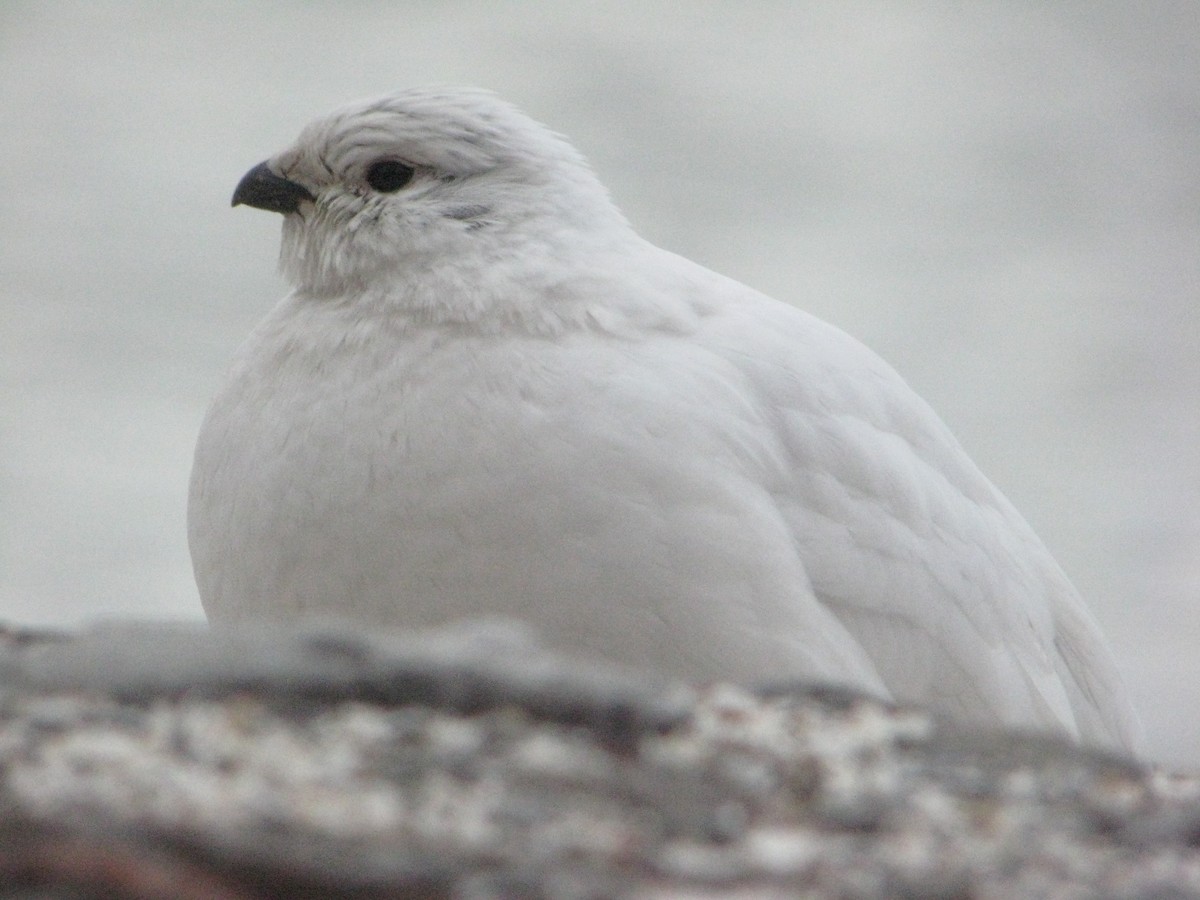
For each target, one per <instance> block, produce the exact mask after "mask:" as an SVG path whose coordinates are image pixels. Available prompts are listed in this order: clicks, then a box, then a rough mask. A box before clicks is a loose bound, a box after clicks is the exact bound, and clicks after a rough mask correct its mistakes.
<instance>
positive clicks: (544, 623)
mask: <svg viewBox="0 0 1200 900" xmlns="http://www.w3.org/2000/svg"><path fill="white" fill-rule="evenodd" d="M233 203H234V205H235V206H236V205H238V204H240V203H244V204H247V205H250V206H255V207H259V208H262V209H267V210H272V211H275V212H279V213H282V214H283V249H282V254H281V268H282V270H283V272H284V274H285V275H286V277H287V278H288V280H289V281H290V282H291V284H292V285H293V288H294V289H293V291H292V292H291V293H290V294H289V295H288V296H287V297H286V298H285V299H284V300H283V301H282V302H281V303H280V304H279V305H278V306H276V307H275V308H274V310H272V311H271V313H270V314H269V315H268V316H267V318H266V320H265V321H263V322H262V323H261V324H260V325H259V326H258V328H257V329H256V330H255V331H254V333H253V334H252V335H251V336H250V338H249V340H248V341H247V342H246V344H245V345H244V346H243V347H242V349H241V351H240V353H239V354H238V356H237V359H236V362H235V363H234V365H233V368H232V371H231V373H230V375H229V376H228V379H227V381H226V382H225V384H224V386H223V387H222V388H221V389H220V391H219V393H218V394H217V397H216V399H215V400H214V402H213V404H212V406H211V408H210V410H209V412H208V415H207V418H206V419H205V422H204V425H203V427H202V429H201V432H200V437H199V442H198V445H197V448H196V456H195V464H194V468H193V472H192V480H191V492H190V503H189V516H188V518H189V522H188V525H189V528H188V530H189V542H190V546H191V552H192V558H193V564H194V567H195V574H196V581H197V583H198V585H199V589H200V596H201V598H202V600H203V603H204V608H205V610H206V612H207V614H208V616H209V618H210V620H212V621H213V622H214V623H218V624H219V623H240V622H252V621H253V622H296V621H300V620H302V619H305V618H313V617H320V618H326V619H327V618H329V617H331V616H332V617H339V618H344V619H349V620H351V621H353V622H355V623H358V624H359V625H362V626H366V627H416V626H428V625H434V624H440V623H444V622H447V621H451V620H457V619H463V618H472V617H480V616H489V617H510V618H516V619H519V620H523V621H526V622H528V623H529V624H531V625H532V626H533V627H534V628H535V629H536V631H537V632H538V633H540V634H542V635H544V636H545V637H546V638H547V639H548V640H549V641H550V642H551V643H552V644H557V645H559V646H561V647H564V648H568V649H574V650H576V651H584V652H588V653H592V654H599V655H601V656H604V657H607V658H609V659H612V660H614V661H618V662H623V663H628V664H634V665H639V666H643V667H647V666H649V667H653V668H656V669H658V670H661V671H664V672H666V673H670V674H676V675H681V676H685V677H688V678H691V679H697V680H711V679H730V680H735V681H742V682H750V681H778V680H783V679H788V680H795V679H805V680H810V681H823V682H837V683H842V684H847V685H851V686H855V687H858V688H860V689H863V690H866V691H869V692H872V693H874V694H876V695H879V696H881V697H884V698H890V699H893V700H896V701H900V702H907V703H919V704H923V705H926V706H928V707H930V708H932V709H933V710H934V711H935V712H938V713H941V714H943V715H945V716H948V717H950V718H953V719H956V720H960V721H967V722H973V723H991V724H995V725H1009V726H1021V727H1033V728H1037V729H1046V730H1052V731H1057V732H1059V733H1063V734H1066V735H1069V736H1072V737H1074V738H1076V739H1078V740H1081V741H1083V742H1085V743H1090V744H1098V745H1107V746H1114V747H1121V748H1126V749H1135V748H1136V746H1137V741H1138V725H1137V722H1136V717H1135V715H1134V713H1133V711H1132V709H1131V707H1130V705H1129V702H1128V700H1127V699H1126V696H1125V693H1124V689H1123V687H1122V685H1121V683H1120V679H1119V677H1118V674H1117V671H1116V668H1115V666H1114V663H1113V660H1112V658H1111V655H1110V653H1109V650H1108V649H1107V647H1106V645H1105V642H1104V639H1103V637H1102V636H1101V634H1100V631H1099V629H1098V627H1097V625H1096V623H1095V621H1094V620H1093V618H1092V616H1091V615H1090V614H1089V612H1088V611H1087V609H1086V608H1085V606H1084V604H1083V603H1082V601H1081V600H1080V597H1079V595H1078V594H1077V593H1076V591H1075V589H1074V588H1073V587H1072V586H1071V584H1070V583H1069V581H1068V580H1067V578H1066V577H1065V576H1064V574H1063V572H1062V571H1061V570H1060V568H1059V567H1058V565H1057V564H1056V563H1055V561H1054V560H1053V559H1052V558H1051V556H1050V554H1049V552H1048V551H1047V550H1046V548H1045V547H1044V546H1043V545H1042V543H1041V542H1040V541H1039V540H1038V538H1037V537H1036V536H1035V535H1034V533H1033V532H1032V530H1031V529H1030V528H1029V526H1028V525H1027V524H1026V523H1025V521H1024V520H1023V519H1022V518H1021V516H1020V515H1019V514H1018V513H1017V512H1016V510H1015V509H1014V508H1013V507H1012V506H1011V505H1010V504H1009V503H1008V501H1006V500H1005V498H1004V497H1003V496H1001V495H1000V493H999V492H998V491H997V490H996V488H994V487H993V486H992V485H991V484H990V483H989V482H988V480H987V479H986V478H985V477H984V476H983V475H982V474H980V472H979V471H978V469H977V468H976V467H975V466H974V465H973V464H972V462H971V461H970V459H968V458H967V456H966V454H965V453H964V451H963V450H962V449H961V448H960V446H959V445H958V443H957V442H956V441H955V439H954V438H953V437H952V436H951V434H950V432H949V431H948V430H947V428H946V426H945V425H944V424H943V423H942V422H941V420H940V419H939V418H938V417H937V415H936V414H935V413H934V412H933V411H932V410H931V409H930V408H929V406H927V405H926V404H925V403H924V402H923V401H922V400H921V399H920V398H919V397H918V396H917V395H916V394H915V393H914V392H913V391H912V390H911V389H910V388H909V387H908V386H907V385H906V384H905V383H904V381H903V380H902V379H901V378H900V377H899V376H898V375H897V374H896V373H895V372H894V371H893V370H892V369H891V368H890V367H889V366H888V365H887V364H886V363H884V362H883V361H882V360H881V359H879V358H878V357H877V356H875V355H874V354H873V353H872V352H871V351H869V350H868V349H866V348H865V347H863V346H862V345H861V344H859V343H858V342H857V341H855V340H854V339H853V338H851V337H849V336H847V335H846V334H844V333H843V332H841V331H839V330H838V329H836V328H834V327H832V326H831V325H828V324H826V323H824V322H822V321H820V320H818V319H816V318H814V317H812V316H810V315H807V314H806V313H804V312H801V311H800V310H798V309H796V308H794V307H792V306H789V305H786V304H784V303H780V302H778V301H775V300H772V299H770V298H768V297H765V296H763V295H762V294H759V293H757V292H755V291H754V290H751V289H750V288H748V287H745V286H743V285H741V284H738V283H737V282H734V281H732V280H730V279H728V278H725V277H723V276H721V275H717V274H715V273H713V272H710V271H708V270H707V269H704V268H702V267H701V266H699V265H696V264H695V263H692V262H689V261H688V260H685V259H682V258H680V257H678V256H675V255H673V254H671V253H669V252H667V251H665V250H661V249H659V248H657V247H655V246H653V245H651V244H649V243H648V242H647V241H645V240H643V239H642V238H641V237H639V236H638V235H637V234H636V233H635V232H634V231H633V230H632V228H631V227H630V226H629V224H628V223H627V222H626V220H625V219H624V218H623V217H622V215H621V213H620V212H619V211H618V210H617V209H616V208H615V206H614V205H613V203H612V202H611V201H610V199H609V197H608V195H607V193H606V191H605V189H604V188H603V187H602V186H601V184H600V182H599V181H598V180H597V179H596V177H595V176H594V175H593V173H592V171H591V170H590V169H589V168H588V166H587V164H586V163H585V162H584V160H583V159H582V158H581V156H580V154H579V153H578V152H577V151H576V150H575V149H574V148H572V147H571V145H570V144H568V143H567V142H566V140H564V139H563V138H562V137H560V136H558V135H556V134H554V133H552V132H551V131H549V130H547V129H546V128H544V127H542V126H541V125H539V124H537V123H535V122H534V121H532V120H531V119H529V118H527V117H526V116H525V115H523V114H521V113H520V112H518V111H517V110H516V109H514V108H512V107H511V106H509V105H507V104H505V103H503V102H501V101H499V100H498V99H496V98H494V97H493V96H492V95H490V94H488V93H485V92H481V91H475V90H461V89H440V88H439V89H419V90H409V91H404V92H400V93H396V94H393V95H390V96H386V97H383V98H380V99H375V100H371V101H367V102H360V103H356V104H353V105H351V106H348V107H346V108H344V109H341V110H339V111H337V112H335V113H333V114H332V115H330V116H328V117H326V118H323V119H320V120H318V121H316V122H314V123H313V124H311V125H309V126H308V127H307V128H306V129H305V130H304V131H303V132H302V133H301V135H300V137H299V139H298V140H297V141H296V143H295V144H293V145H292V146H291V147H290V148H289V149H287V150H284V151H283V152H282V153H279V154H278V155H277V156H274V157H272V158H271V159H270V160H268V161H267V162H264V163H262V164H261V165H259V166H257V167H255V168H254V169H252V170H251V171H250V172H249V173H248V174H247V175H246V177H245V178H244V179H243V180H242V182H241V183H240V184H239V185H238V187H237V190H236V192H235V194H234V197H233Z"/></svg>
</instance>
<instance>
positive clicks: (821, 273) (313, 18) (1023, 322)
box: [0, 0, 1200, 769]
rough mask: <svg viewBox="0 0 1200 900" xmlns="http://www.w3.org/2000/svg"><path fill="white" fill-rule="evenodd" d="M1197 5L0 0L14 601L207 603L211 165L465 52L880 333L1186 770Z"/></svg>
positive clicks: (770, 284)
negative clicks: (197, 524)
mask: <svg viewBox="0 0 1200 900" xmlns="http://www.w3.org/2000/svg"><path fill="white" fill-rule="evenodd" d="M679 9H682V10H684V11H685V12H683V13H680V12H675V11H672V10H679ZM1198 39H1200V18H1198V12H1197V5H1196V3H1195V2H1191V0H1187V2H1177V3H1171V2H1165V0H1160V2H1155V0H1151V2H1144V3H1128V2H1120V0H1113V2H1097V0H1077V2H1033V0H1029V2H1024V0H1004V2H986V0H977V2H974V3H970V4H951V3H929V2H859V0H838V2H832V0H831V2H824V3H822V2H797V0H779V2H764V0H742V2H739V3H736V4H735V3H729V2H722V3H717V2H691V3H689V4H686V5H684V4H678V3H672V4H666V3H654V2H647V0H642V2H637V3H618V2H591V3H518V2H511V3H484V2H473V3H472V2H433V0H426V2H419V3H417V2H414V3H382V2H368V0H361V2H342V3H336V4H332V3H330V4H326V3H319V2H306V3H299V2H296V3H272V2H257V3H254V4H245V3H239V2H232V0H229V2H199V3H186V4H185V3H154V4H149V3H147V4H136V3H105V2H86V3H66V2H61V3H42V2H17V0H5V2H4V3H3V4H2V5H0V109H3V113H4V116H3V122H4V126H3V147H4V150H3V154H4V164H3V166H2V167H0V198H2V200H0V350H2V353H0V377H2V379H3V391H2V393H0V620H5V621H11V622H17V623H22V624H55V625H61V624H73V623H80V622H83V621H88V620H94V619H97V618H111V617H119V616H137V617H146V618H156V619H157V618H162V619H196V618H199V617H200V616H201V615H202V613H201V610H200V606H199V602H198V600H197V598H196V593H195V588H194V586H193V584H192V580H191V573H190V568H189V563H188V556H187V547H186V540H185V533H184V507H185V499H186V490H187V477H188V470H189V467H190V456H191V448H192V442H193V440H194V437H195V433H196V430H197V427H198V425H199V422H200V418H201V416H202V414H203V412H204V409H205V405H206V403H207V400H208V398H209V396H210V395H211V394H212V392H213V390H214V388H215V385H216V383H217V380H218V378H219V376H220V373H221V371H222V370H223V368H224V366H225V365H226V363H227V362H228V360H229V358H230V356H231V355H232V353H233V351H234V349H235V347H236V346H237V344H238V342H239V341H240V340H241V339H242V338H243V337H244V336H245V335H246V333H247V332H248V331H249V330H250V328H251V327H252V326H253V325H254V323H255V322H256V321H257V320H258V319H259V318H260V317H261V316H262V315H263V314H264V312H265V311H266V310H267V309H268V307H269V306H270V305H271V304H272V303H273V302H275V300H277V299H278V298H279V297H280V296H282V294H283V292H284V286H283V285H282V283H281V282H280V280H279V279H278V277H277V276H275V274H274V263H275V257H276V252H277V243H278V233H279V221H278V219H277V218H275V217H272V216H269V215H265V214H262V213H258V212H256V211H252V210H244V209H239V210H236V211H232V210H230V208H229V197H230V194H231V192H232V190H233V187H234V185H235V184H236V182H237V180H238V179H239V177H240V176H241V175H242V174H243V173H244V172H245V171H246V169H248V168H249V167H250V166H251V165H253V164H254V163H257V162H258V161H260V160H261V159H263V158H265V157H266V156H268V155H269V154H272V153H274V152H275V151H276V150H278V149H280V148H281V147H283V146H284V145H285V144H287V143H288V142H290V141H291V140H292V138H293V137H294V136H295V134H296V132H297V131H298V130H299V128H300V127H301V126H302V125H303V124H304V123H305V122H307V121H308V120H309V119H310V118H313V117H315V116H317V115H319V114H322V113H325V112H327V111H328V110H329V109H330V108H332V107H333V106H336V105H338V104H341V103H342V102H344V101H346V100H350V99H354V98H358V97H361V96H368V95H372V94H377V93H381V92H384V91H388V90H391V89H394V88H397V87H402V86H408V85H414V84H422V83H429V82H441V83H465V84H475V85H480V86H485V87H489V88H492V89H494V90H496V91H497V92H499V93H500V94H502V95H504V96H505V97H507V98H509V99H510V100H513V101H514V102H516V103H517V104H518V105H519V106H521V107H523V108H524V109H525V110H526V111H528V112H529V113H531V114H532V115H533V116H534V117H536V118H539V119H541V120H542V121H545V122H547V123H549V124H551V125H552V126H553V127H554V128H556V129H557V130H560V131H562V132H564V133H565V134H567V135H569V136H570V137H571V138H572V139H573V140H574V142H575V143H576V144H577V145H578V146H579V147H580V148H581V149H582V150H583V151H584V152H585V153H586V154H587V155H588V156H589V157H590V158H591V160H592V162H593V164H594V165H595V167H596V169H597V170H598V171H599V173H600V175H601V177H602V178H603V180H604V181H605V182H606V183H607V184H608V185H609V187H610V188H611V190H612V192H613V194H614V195H615V197H616V199H617V202H618V203H619V204H620V205H621V206H622V207H623V208H624V210H625V212H626V213H627V215H628V216H629V218H630V219H631V220H632V221H633V222H634V224H635V225H636V226H637V227H638V228H639V229H640V230H641V231H642V232H643V234H645V235H646V236H647V237H649V238H651V239H652V240H654V241H655V242H656V243H659V244H661V245H663V246H665V247H668V248H669V249H671V250H674V251H676V252H679V253H682V254H683V255H685V256H689V257H691V258H693V259H696V260H698V261H700V262H701V263H703V264H705V265H707V266H708V267H710V268H713V269H717V270H719V271H722V272H724V273H726V274H729V275H732V276H734V277H736V278H738V279H739V280H741V281H744V282H746V283H748V284H751V285H753V286H755V287H757V288H759V289H761V290H763V291H765V292H767V293H769V294H772V295H774V296H776V297H778V298H780V299H783V300H786V301H789V302H791V303H795V304H797V305H799V306H802V307H804V308H805V309H808V310H810V311H812V312H814V313H816V314H817V315H820V316H822V317H824V318H826V319H829V320H831V321H833V322H835V323H837V324H839V325H840V326H842V327H843V328H845V329H846V330H848V331H850V332H852V333H853V334H855V335H857V336H858V337H859V338H861V339H863V340H864V341H865V342H866V343H867V344H869V345H870V346H872V347H873V348H875V349H876V350H877V351H878V352H880V353H881V354H882V355H883V356H884V357H885V358H887V359H888V360H889V361H891V362H892V363H893V364H894V365H895V366H896V367H897V368H898V369H899V370H900V371H901V372H902V373H903V374H904V375H905V376H906V377H907V378H908V379H909V381H910V382H911V383H912V384H913V385H914V386H915V387H916V388H917V390H918V391H919V392H920V393H921V394H923V395H925V397H926V398H927V399H929V400H930V402H931V403H932V404H933V406H934V407H935V408H936V409H938V410H939V411H940V412H941V413H942V415H943V416H944V417H945V418H946V419H947V420H948V421H949V422H950V424H951V426H952V427H953V428H954V430H955V431H956V432H957V433H958V435H959V437H960V438H961V439H962V441H963V443H964V444H965V445H966V447H967V449H968V451H969V452H970V453H971V454H972V455H973V456H974V457H975V459H976V460H977V461H978V462H979V464H980V465H981V467H982V468H983V469H984V471H985V472H987V473H988V474H989V475H990V476H991V477H992V479H993V480H994V481H995V482H996V483H997V484H998V485H999V486H1000V487H1001V489H1002V490H1004V491H1005V492H1006V493H1007V494H1008V495H1009V497H1010V498H1011V499H1012V500H1013V501H1014V502H1015V503H1016V505H1017V506H1018V508H1020V509H1021V510H1022V511H1023V512H1024V513H1025V515H1026V516H1027V517H1028V518H1029V519H1030V521H1031V522H1032V523H1033V525H1034V527H1035V528H1036V529H1037V530H1038V531H1039V532H1040V534H1041V535H1042V536H1043V538H1044V539H1045V541H1046V543H1047V544H1048V545H1049V546H1050V548H1051V550H1052V551H1053V552H1054V553H1055V554H1056V555H1057V556H1058V558H1059V560H1060V562H1061V563H1062V564H1063V566H1064V567H1065V568H1066V569H1067V571H1068V572H1069V573H1070V574H1071V575H1072V577H1073V578H1074V579H1075V581H1076V583H1077V584H1078V585H1079V587H1080V589H1081V590H1082V591H1083V593H1084V595H1085V596H1086V597H1087V598H1088V599H1089V601H1090V603H1091V605H1092V607H1093V609H1094V610H1095V612H1096V615H1097V616H1098V617H1099V619H1100V620H1101V623H1102V624H1103V626H1104V628H1105V630H1106V631H1107V633H1108V635H1109V637H1110V639H1111V642H1112V644H1113V647H1114V650H1115V652H1116V655H1117V657H1118V660H1119V662H1120V665H1121V667H1122V669H1123V670H1124V673H1125V675H1126V677H1127V679H1128V681H1129V683H1130V685H1131V688H1132V690H1133V693H1134V698H1135V701H1136V702H1137V704H1138V705H1139V706H1140V708H1141V710H1142V713H1143V717H1144V720H1145V722H1146V725H1147V729H1148V731H1149V736H1150V743H1151V750H1152V755H1153V756H1154V758H1156V759H1158V760H1161V761H1163V762H1166V763H1168V764H1171V765H1175V766H1182V767H1187V768H1192V769H1196V768H1200V714H1198V712H1197V711H1198V709H1200V652H1197V651H1198V650H1200V615H1198V612H1200V610H1198V603H1197V601H1198V600H1200V449H1198V448H1200V412H1198V408H1197V400H1198V399H1200V356H1198V353H1197V345H1198V344H1200V302H1198V301H1200V296H1198V286H1200V51H1198V49H1197V42H1198Z"/></svg>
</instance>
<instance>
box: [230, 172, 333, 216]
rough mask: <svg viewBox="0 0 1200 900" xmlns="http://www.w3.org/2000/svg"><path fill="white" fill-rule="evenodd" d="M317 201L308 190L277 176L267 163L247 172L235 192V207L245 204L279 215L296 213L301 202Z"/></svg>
mask: <svg viewBox="0 0 1200 900" xmlns="http://www.w3.org/2000/svg"><path fill="white" fill-rule="evenodd" d="M315 199H316V198H315V197H314V196H313V195H312V193H310V192H309V190H308V188H306V187H304V186H303V185H299V184H296V182H294V181H288V180H287V179H286V178H281V177H280V176H278V175H276V174H275V173H274V172H272V171H271V170H270V169H269V168H267V164H266V163H265V162H264V163H259V164H258V165H257V166H255V167H254V168H253V169H251V170H250V171H249V172H247V173H246V175H245V177H243V178H242V180H241V181H239V182H238V186H237V189H236V190H235V191H234V192H233V205H234V206H238V205H239V204H242V203H245V204H246V205H247V206H253V207H255V208H256V209H265V210H267V211H268V212H277V213H294V212H295V211H296V210H297V209H298V208H299V206H300V201H301V200H308V201H309V202H312V201H313V200H315Z"/></svg>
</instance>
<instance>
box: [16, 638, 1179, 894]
mask: <svg viewBox="0 0 1200 900" xmlns="http://www.w3.org/2000/svg"><path fill="white" fill-rule="evenodd" d="M0 810H2V813H3V815H2V817H0V898H23V900H33V898H38V900H51V898H61V900H66V898H72V900H80V898H101V897H104V898H121V900H125V898H138V900H148V898H184V900H189V898H206V900H208V898H211V900H234V898H237V900H249V898H264V897H288V898H332V900H339V898H376V897H380V898H382V897H466V898H476V897H479V898H483V897H567V898H572V897H578V898H592V897H596V898H601V897H617V896H623V897H638V898H660V897H661V898H666V897H705V898H708V897H738V898H749V897H794V896H809V897H839V898H840V897H846V898H858V897H864V898H865V897H939V898H941V897H945V898H1008V897H1056V898H1072V897H1080V898H1083V897H1097V896H1101V897H1120V898H1171V897H1193V896H1196V897H1200V780H1197V779H1196V778H1192V777H1184V776H1170V775H1166V774H1163V773H1161V772H1156V771H1152V770H1149V769H1146V768H1144V767H1141V766H1139V765H1137V764H1134V763H1133V762H1131V761H1129V760H1125V759H1122V758H1119V757H1115V756H1111V755H1106V754H1101V753H1096V752H1089V751H1085V750H1080V749H1077V748H1074V747H1071V746H1068V745H1066V744H1062V743H1059V742H1057V741H1055V740H1052V739H1048V738H1044V737H1034V736H1029V735H1020V734H1012V733H967V732H963V731H961V730H954V729H951V728H948V727H946V726H944V725H942V724H939V723H936V722H934V721H931V720H930V719H929V718H928V717H927V716H925V715H924V714H922V713H921V712H919V711H915V710H902V709H894V708H891V707H888V706H885V705H882V704H879V703H877V702H874V701H871V700H869V699H866V698H863V697H859V696H856V695H851V694H848V693H846V692H844V691H837V690H828V689H818V688H811V687H808V688H801V687H796V688H794V689H780V690H775V691H770V692H763V693H761V694H751V693H749V692H747V691H745V690H743V689H738V688H734V687H731V686H727V685H716V686H708V687H694V686H686V685H681V684H676V683H671V682H664V681H660V680H657V679H654V678H652V677H648V676H645V675H643V674H640V673H633V672H627V671H619V670H613V669H610V668H607V667H604V666H599V665H595V664H591V663H587V662H582V661H578V660H567V659H563V658H561V657H556V656H554V655H553V654H551V653H549V652H547V651H546V650H544V649H543V648H540V647H538V646H537V644H536V643H534V642H533V641H532V640H531V639H530V638H529V637H528V636H526V635H524V634H522V633H520V632H517V631H514V630H512V629H508V628H506V627H503V626H496V625H487V626H482V625H481V626H478V627H470V628H463V629H458V630H453V631H445V632H438V633H434V634H426V635H420V636H408V637H402V636H395V637H389V636H367V635H361V634H350V633H346V632H339V631H334V630H330V631H324V632H310V633H306V634H291V635H289V634H281V633H271V634H268V633H258V634H245V633H243V634H239V635H230V634H221V633H209V632H208V631H206V630H204V629H202V628H190V627H186V628H185V627H170V626H163V625H157V626H151V625H145V626H110V627H106V628H99V629H95V630H91V631H87V632H84V633H80V634H75V635H65V634H51V633H29V632H22V631H18V630H9V631H7V632H4V633H3V634H2V635H0Z"/></svg>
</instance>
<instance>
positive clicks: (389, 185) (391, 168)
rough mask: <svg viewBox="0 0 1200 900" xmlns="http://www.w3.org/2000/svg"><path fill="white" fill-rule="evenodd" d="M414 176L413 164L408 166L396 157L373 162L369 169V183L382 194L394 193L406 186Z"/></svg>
mask: <svg viewBox="0 0 1200 900" xmlns="http://www.w3.org/2000/svg"><path fill="white" fill-rule="evenodd" d="M412 177H413V168H412V166H406V165H405V164H404V163H402V162H396V160H394V159H384V160H380V161H379V162H377V163H372V164H371V168H369V169H367V184H369V185H370V186H371V187H373V188H374V189H375V190H377V191H379V192H380V193H381V194H394V193H395V192H396V191H398V190H400V188H402V187H404V186H405V185H406V184H408V183H409V182H410V181H412Z"/></svg>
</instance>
